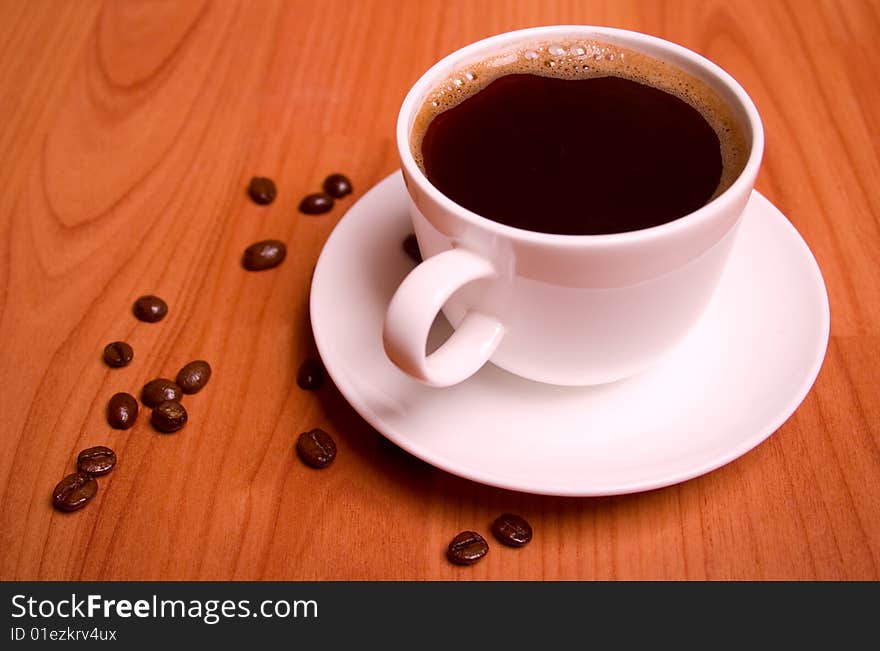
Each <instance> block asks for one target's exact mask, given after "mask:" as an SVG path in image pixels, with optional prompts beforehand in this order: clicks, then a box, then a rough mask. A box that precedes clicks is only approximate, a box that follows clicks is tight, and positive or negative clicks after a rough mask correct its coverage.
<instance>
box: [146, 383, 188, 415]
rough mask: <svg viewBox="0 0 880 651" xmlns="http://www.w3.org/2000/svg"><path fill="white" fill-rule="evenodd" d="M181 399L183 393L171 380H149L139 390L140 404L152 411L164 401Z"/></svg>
mask: <svg viewBox="0 0 880 651" xmlns="http://www.w3.org/2000/svg"><path fill="white" fill-rule="evenodd" d="M181 398H183V391H181V389H180V386H178V384H177V383H176V382H174V381H173V380H169V379H168V378H164V377H158V378H156V379H155V380H150V381H149V382H147V383H146V384H145V385H144V388H143V389H141V402H142V403H144V404H145V405H146V406H147V407H151V408H153V409H155V408H156V407H158V406H159V404H160V403H162V402H165V401H166V400H180V399H181Z"/></svg>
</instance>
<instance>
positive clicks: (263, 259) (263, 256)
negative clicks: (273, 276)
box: [241, 240, 287, 271]
mask: <svg viewBox="0 0 880 651" xmlns="http://www.w3.org/2000/svg"><path fill="white" fill-rule="evenodd" d="M286 257H287V245H286V244H285V243H284V242H282V241H280V240H263V241H261V242H255V243H253V244H251V245H250V246H249V247H248V248H246V249H245V250H244V255H243V256H242V258H241V264H242V266H243V267H244V268H245V269H247V270H248V271H263V270H264V269H271V268H272V267H277V266H278V265H280V264H281V263H282V262H284V258H286Z"/></svg>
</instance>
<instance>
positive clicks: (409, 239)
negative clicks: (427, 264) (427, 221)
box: [403, 233, 422, 264]
mask: <svg viewBox="0 0 880 651" xmlns="http://www.w3.org/2000/svg"><path fill="white" fill-rule="evenodd" d="M403 250H404V251H405V252H406V254H407V255H408V256H409V257H410V258H412V259H413V262H415V263H416V264H421V262H422V252H421V251H420V250H419V241H418V240H417V239H416V236H415V233H410V234H409V235H407V236H406V239H405V240H403Z"/></svg>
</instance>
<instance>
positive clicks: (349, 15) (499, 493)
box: [0, 0, 880, 580]
mask: <svg viewBox="0 0 880 651" xmlns="http://www.w3.org/2000/svg"><path fill="white" fill-rule="evenodd" d="M553 23H593V24H600V25H614V26H619V27H624V28H630V29H635V30H639V31H643V32H648V33H652V34H656V35H658V36H661V37H664V38H667V39H670V40H673V41H676V42H679V43H681V44H683V45H685V46H687V47H690V48H692V49H694V50H696V51H697V52H700V53H702V54H704V55H706V56H708V57H709V58H711V59H713V60H715V61H716V62H718V63H719V64H721V65H722V66H723V67H724V68H726V69H727V70H728V71H730V72H731V73H732V74H733V75H734V76H735V77H736V78H737V79H738V80H739V81H740V82H741V83H742V84H743V86H744V87H745V88H746V89H747V90H748V91H749V93H750V94H751V95H752V97H753V98H754V100H755V102H756V103H757V105H758V108H759V110H760V111H761V113H762V115H763V119H764V122H765V128H766V133H767V148H766V155H765V161H764V165H763V169H762V172H761V175H760V178H759V180H758V188H759V189H760V190H761V192H763V193H764V194H765V195H766V196H767V197H768V198H769V199H770V200H771V201H773V202H774V203H775V204H776V205H777V206H778V207H779V208H780V209H781V210H782V211H783V212H784V213H785V214H786V215H787V216H788V218H789V219H790V220H791V221H792V223H793V224H794V225H795V226H796V227H797V229H798V230H799V231H800V233H801V234H802V235H803V237H804V238H805V239H806V241H807V242H808V244H809V245H810V247H811V248H812V250H813V252H814V254H815V256H816V258H817V260H818V262H819V264H820V266H821V268H822V271H823V273H824V277H825V281H826V283H827V287H828V291H829V295H830V302H831V312H832V337H831V341H830V344H829V348H828V354H827V357H826V359H825V363H824V367H823V369H822V371H821V373H820V375H819V378H818V380H817V382H816V384H815V387H814V388H813V390H812V392H811V393H810V394H809V396H808V397H807V399H806V400H805V402H804V403H803V404H802V405H801V407H800V409H799V410H798V411H797V412H796V413H795V414H794V416H793V417H792V418H791V419H790V420H789V421H788V422H787V423H786V424H785V425H784V426H783V427H782V428H781V429H780V430H779V431H778V432H776V433H775V434H774V435H773V436H771V437H770V438H769V439H768V440H767V441H766V442H764V443H763V444H761V445H760V446H759V447H757V448H756V449H754V450H753V451H751V452H749V453H748V454H746V455H745V456H743V457H741V458H740V459H738V460H737V461H735V462H733V463H730V464H729V465H727V466H725V467H723V468H721V469H720V470H717V471H715V472H713V473H711V474H709V475H706V476H703V477H700V478H697V479H694V480H692V481H689V482H686V483H684V484H680V485H677V486H673V487H670V488H666V489H662V490H656V491H652V492H648V493H643V494H636V495H628V496H620V497H613V498H600V499H572V498H554V497H540V496H534V495H526V494H519V493H515V492H508V491H504V490H498V489H493V488H489V487H486V486H483V485H479V484H476V483H472V482H470V481H467V480H464V479H460V478H458V477H455V476H452V475H449V474H446V473H445V472H442V471H440V470H437V469H434V468H432V467H430V466H427V465H425V464H423V463H421V462H419V461H417V460H414V459H411V458H409V457H408V456H407V455H406V454H403V453H401V452H398V451H395V449H394V448H393V447H392V446H390V445H387V444H382V443H381V437H380V436H379V435H378V434H377V433H376V432H374V431H373V430H372V429H371V428H370V427H369V426H368V425H367V424H366V423H365V422H364V421H363V420H361V418H360V417H359V416H358V415H357V414H356V413H355V412H354V410H353V409H352V408H351V407H350V406H348V404H347V403H346V402H345V400H344V399H343V398H342V396H341V395H340V394H339V392H338V391H337V390H336V389H335V387H333V386H332V385H325V386H324V387H323V388H322V389H321V390H320V391H319V392H317V394H315V393H311V392H305V391H302V390H300V389H299V388H298V387H297V385H296V380H295V376H296V370H297V366H298V363H299V362H300V361H301V360H302V359H304V358H305V357H307V356H309V355H313V354H314V344H313V343H312V339H311V332H310V327H309V322H308V314H307V303H308V296H309V278H310V275H311V271H312V268H313V266H314V264H315V261H316V259H317V257H318V255H319V253H320V251H321V247H322V245H323V243H324V241H325V240H326V238H327V236H328V235H329V233H330V231H331V230H332V229H333V227H334V225H335V224H336V222H337V221H338V220H339V219H340V218H341V217H342V215H343V214H344V212H345V210H346V209H347V208H348V207H349V206H351V205H352V203H353V201H354V200H356V199H357V198H358V197H359V196H360V195H361V194H363V193H364V192H365V191H366V190H367V189H369V187H370V186H371V185H373V184H374V183H376V182H377V181H379V180H380V179H382V178H383V177H384V176H386V175H387V174H389V173H390V172H392V171H393V170H395V169H396V167H397V160H396V152H395V144H394V122H395V118H396V114H397V110H398V107H399V105H400V102H401V100H402V98H403V96H404V94H405V91H406V90H407V88H408V87H409V86H410V85H411V84H412V83H413V82H414V81H415V79H416V78H417V77H418V76H419V75H420V74H421V73H422V72H423V71H424V70H425V69H426V68H427V67H428V66H429V65H430V64H431V63H432V62H433V61H435V60H437V59H438V58H440V57H441V56H442V55H444V54H446V53H448V52H450V51H452V50H454V49H456V48H458V47H460V46H462V45H464V44H466V43H468V42H471V41H474V40H476V39H479V38H482V37H485V36H488V35H490V34H493V33H497V32H502V31H506V30H509V29H513V28H520V27H526V26H531V25H539V24H553ZM878 39H880V3H878V2H876V0H874V1H871V2H861V1H857V0H841V1H839V2H819V1H813V0H789V1H787V2H781V1H778V0H769V1H768V0H760V1H754V2H751V1H743V0H719V1H703V0H683V1H672V0H669V1H657V2H648V1H645V2H617V1H612V0H608V1H606V2H600V1H596V2H591V1H587V0H584V1H580V2H563V1H558V2H556V1H549V0H541V1H540V2H538V1H535V2H517V1H509V2H494V1H492V2H489V1H486V2H483V1H456V2H452V1H450V0H437V1H433V0H432V1H424V2H423V1H416V0H399V1H391V0H376V1H356V0H351V1H344V0H340V1H328V0H321V1H319V2H316V1H314V0H307V1H303V2H300V1H288V2H280V1H279V2H269V1H262V0H256V1H253V2H233V1H232V0H218V1H217V2H214V3H207V2H196V1H192V2H183V1H180V2H177V1H168V2H149V3H147V2H121V1H118V0H117V1H113V2H106V3H103V4H102V3H98V2H90V1H74V0H28V1H27V2H23V1H21V0H4V1H3V2H2V3H0V151H2V152H3V157H2V160H0V188H2V192H0V373H2V375H0V377H2V380H3V388H2V390H0V426H2V427H0V432H2V437H3V438H2V442H3V445H2V453H0V491H2V505H0V578H3V579H306V580H310V579H873V580H876V579H877V578H878V575H880V447H878V444H880V401H878V386H880V370H878V369H880V366H878V356H880V271H878V269H880V267H878V264H877V263H878V261H880V232H878V230H880V193H878V186H880V162H878V147H880V84H878V83H877V80H878V77H877V73H876V70H877V68H878V66H880V54H878V50H877V47H876V44H877V41H878ZM332 171H343V172H345V173H347V174H349V175H350V176H351V178H352V179H353V180H354V183H355V185H356V188H355V193H354V195H353V196H352V197H349V198H347V199H345V200H342V201H340V202H339V203H338V205H337V206H336V208H335V209H334V210H333V211H332V212H331V213H329V214H328V215H325V216H322V217H317V218H311V217H305V216H303V215H302V214H300V213H298V212H297V209H296V207H297V204H298V202H299V199H300V198H301V197H302V196H303V195H305V194H306V193H308V192H312V191H315V190H316V189H317V188H318V186H319V185H320V183H321V180H322V179H323V178H324V176H325V175H326V174H328V173H329V172H332ZM255 174H262V175H268V176H271V177H274V178H275V179H276V180H277V182H278V186H279V196H278V199H277V200H276V201H275V203H274V204H273V205H271V206H269V207H260V206H256V205H254V204H253V203H252V202H251V201H249V200H248V198H247V197H246V195H245V192H244V187H245V185H246V183H247V180H248V179H249V178H250V177H251V176H252V175H255ZM263 238H280V239H283V240H285V241H286V242H288V243H289V246H290V254H289V256H288V259H287V261H286V262H285V263H284V265H283V266H282V267H280V268H279V269H277V270H275V271H274V272H267V273H262V274H249V273H246V272H244V271H243V270H242V269H241V267H240V265H239V259H240V256H241V252H242V250H243V248H244V247H245V246H246V245H247V244H250V243H251V242H253V241H256V240H258V239H263ZM146 293H155V294H158V295H160V296H162V297H164V298H165V299H166V300H167V301H168V303H169V305H170V312H169V314H168V317H167V318H166V319H165V320H164V321H162V322H160V323H158V324H147V323H141V322H138V321H136V320H135V319H134V318H133V317H132V315H131V311H130V306H131V303H132V301H133V300H134V298H136V297H137V296H139V295H141V294H146ZM116 339H123V340H126V341H128V342H130V343H131V344H132V345H133V346H134V349H135V357H134V361H133V362H132V364H131V365H130V366H128V367H126V368H123V369H108V368H107V367H106V366H105V365H104V364H103V363H102V361H101V351H102V349H103V347H104V345H105V344H106V343H108V342H110V341H113V340H116ZM196 358H204V359H207V360H209V361H210V362H211V363H212V365H213V367H214V376H213V378H212V380H211V382H210V384H209V385H208V386H207V388H206V389H205V390H204V391H203V392H202V393H200V394H198V395H196V396H192V397H188V398H187V399H186V402H185V404H186V405H187V408H188V409H189V415H190V422H189V424H188V425H187V427H186V428H185V429H184V430H183V431H181V432H180V433H179V434H177V435H173V436H164V435H160V434H157V433H155V432H154V431H153V430H152V429H151V427H150V425H149V423H148V419H147V414H146V411H147V410H142V413H141V416H140V417H139V420H138V422H137V424H136V425H135V427H134V428H133V429H131V430H128V431H125V432H120V431H114V430H111V429H110V428H109V427H108V426H107V423H106V420H105V416H104V410H105V405H106V402H107V399H108V398H109V396H110V395H112V394H113V393H115V392H117V391H130V392H132V393H137V392H138V390H139V388H140V387H141V386H142V385H143V384H144V382H146V381H147V380H149V379H151V378H153V377H156V376H168V375H172V377H173V374H174V373H176V370H177V369H178V368H179V367H180V366H181V365H182V364H184V363H185V362H187V361H189V360H191V359H196ZM316 426H321V427H324V428H326V429H327V430H328V431H330V432H331V433H332V434H333V435H334V436H335V438H336V440H337V442H338V445H339V448H340V452H339V456H338V459H337V461H336V463H335V464H334V465H333V466H331V467H330V468H329V469H327V470H325V471H321V472H320V473H318V472H317V471H311V470H309V469H307V468H306V467H305V466H303V464H302V463H300V462H299V460H298V459H297V458H296V456H295V455H294V453H293V446H294V441H295V438H296V435H297V434H298V433H299V432H301V431H303V430H305V429H309V428H312V427H316ZM99 444H105V445H110V446H111V447H113V448H114V449H115V450H116V452H117V454H118V456H119V464H118V466H117V468H116V470H114V471H113V472H112V473H111V474H110V475H108V476H106V477H104V478H101V479H100V480H99V483H100V490H99V493H98V496H97V498H96V499H95V500H94V502H93V503H91V504H89V505H88V506H87V507H86V508H85V509H83V510H81V511H79V512H76V513H73V514H64V513H60V512H57V511H55V510H53V508H52V506H51V502H50V493H51V491H52V488H53V487H54V485H55V483H56V482H57V481H58V480H59V479H60V478H61V477H62V476H64V475H65V474H67V473H69V472H71V471H72V469H73V467H74V464H75V458H76V454H77V452H78V451H79V450H81V449H83V448H85V447H88V446H92V445H99ZM506 510H511V511H515V512H518V513H521V514H523V515H525V516H526V517H527V518H528V519H529V520H531V522H532V524H533V525H534V527H535V530H536V536H535V540H534V541H533V542H532V544H531V545H529V546H528V547H526V548H524V549H522V550H520V551H518V552H516V553H505V554H501V553H494V554H493V553H490V554H489V556H487V558H486V559H484V560H483V561H482V562H481V563H479V564H478V565H476V566H474V567H470V568H459V567H454V566H452V565H450V564H449V563H448V562H447V561H446V560H445V558H444V551H445V547H446V544H447V543H448V541H449V540H450V539H451V537H452V536H453V535H454V534H455V533H457V532H458V531H460V530H462V529H477V530H480V531H483V532H484V533H486V534H488V526H489V523H490V522H491V520H492V519H493V518H494V517H495V515H497V514H498V513H501V512H502V511H506Z"/></svg>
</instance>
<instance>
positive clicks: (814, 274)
mask: <svg viewBox="0 0 880 651" xmlns="http://www.w3.org/2000/svg"><path fill="white" fill-rule="evenodd" d="M395 183H397V184H399V186H400V190H401V191H403V192H405V191H406V190H405V185H404V182H403V175H402V172H401V170H399V169H398V170H397V171H395V172H392V173H391V174H389V175H388V176H386V177H385V178H383V179H382V180H381V181H379V182H378V183H376V184H374V185H373V186H372V187H371V188H370V189H369V190H368V191H367V192H366V193H364V195H363V196H362V197H361V198H360V199H358V201H357V202H356V203H355V204H353V205H352V206H351V207H350V208H349V209H348V211H346V213H345V215H343V216H342V217H341V218H340V220H339V222H338V223H337V224H336V225H335V226H334V228H333V231H332V232H331V234H330V236H329V237H328V238H327V240H326V242H325V243H324V246H323V247H322V250H321V254H320V255H319V257H318V261H317V263H316V265H315V271H314V274H313V276H312V286H311V290H310V296H309V312H310V322H311V327H312V332H313V335H314V338H315V343H316V345H317V348H318V352H319V354H320V355H321V358H322V359H323V360H324V366H325V368H326V370H327V373H328V375H329V376H330V377H331V379H332V380H333V382H334V384H335V385H336V387H337V388H338V389H339V392H340V393H341V394H342V396H343V397H344V398H345V400H346V401H347V402H348V403H349V405H351V407H352V408H353V409H354V410H355V411H356V412H357V413H358V414H359V415H360V416H361V417H362V418H363V419H364V420H365V421H367V423H369V424H370V426H372V427H373V428H374V429H375V430H376V431H377V432H379V433H380V434H381V435H383V436H385V437H386V438H388V439H389V440H390V441H392V442H393V443H395V444H396V445H398V446H400V447H401V448H402V449H404V450H406V451H407V452H409V453H410V454H412V455H413V456H415V457H417V458H419V459H421V460H422V461H424V462H426V463H428V464H430V465H432V466H434V467H436V468H438V469H440V470H443V471H445V472H448V473H450V474H452V475H456V476H458V477H462V478H465V479H468V480H471V481H475V482H477V483H481V484H485V485H488V486H493V487H495V488H501V489H505V490H511V491H516V492H522V493H529V494H535V495H548V496H558V497H602V496H611V495H625V494H632V493H640V492H645V491H650V490H656V489H660V488H665V487H668V486H673V485H676V484H680V483H682V482H686V481H689V480H691V479H694V478H696V477H700V476H702V475H705V474H707V473H710V472H712V471H713V470H717V469H718V468H721V467H722V466H725V465H727V464H728V463H731V462H732V461H734V460H736V459H738V458H739V457H741V456H743V455H744V454H746V453H747V452H750V451H751V450H753V449H755V448H756V447H758V446H759V445H760V444H761V443H763V442H764V441H765V440H767V439H768V438H769V437H770V436H772V435H773V434H774V433H775V432H776V431H777V430H778V429H779V428H780V427H782V425H783V424H785V422H786V421H788V419H789V418H791V416H792V415H793V414H794V412H795V411H796V410H797V409H798V407H799V406H800V405H801V403H802V402H803V401H804V399H805V398H806V397H807V395H808V394H809V392H810V389H811V388H812V387H813V384H814V383H815V381H816V379H817V378H818V375H819V373H820V371H821V369H822V365H823V363H824V360H825V356H826V353H827V348H828V342H829V338H830V321H831V315H830V304H829V300H828V291H827V288H826V285H825V281H824V278H823V276H822V272H821V269H820V267H819V264H818V262H817V261H816V258H815V256H814V255H813V252H812V250H811V249H810V247H809V246H808V245H807V243H806V241H805V240H804V239H803V237H802V236H801V234H800V233H799V232H798V231H797V229H796V228H795V227H794V225H793V224H792V223H791V222H790V221H789V220H788V218H787V217H785V215H784V214H783V213H782V211H781V210H779V208H777V207H776V206H775V205H774V204H773V203H772V202H771V201H770V200H769V199H767V198H766V197H765V196H764V195H763V194H761V193H760V192H759V191H758V190H753V191H752V197H750V199H749V202H748V203H747V204H746V206H747V207H746V210H748V209H749V206H751V205H752V199H753V198H757V200H758V202H760V203H763V204H764V208H765V209H768V210H769V211H770V213H771V214H773V215H774V218H779V219H781V220H782V222H783V223H784V226H785V227H786V228H787V229H788V231H789V235H790V236H792V235H793V236H794V238H795V242H796V243H797V248H798V250H799V251H800V254H801V255H802V256H804V257H805V263H804V268H805V269H806V268H809V271H810V273H809V275H810V279H811V281H810V284H811V285H813V290H814V291H817V292H818V293H819V294H820V295H821V298H822V299H824V300H821V301H820V303H821V307H822V310H821V314H819V315H817V319H821V324H820V325H821V335H820V336H819V337H817V339H816V347H815V350H814V351H813V358H812V360H811V364H810V370H809V372H808V373H805V374H804V376H803V379H802V381H801V382H800V384H799V386H798V389H797V391H795V392H793V393H792V396H793V397H792V398H791V399H790V400H789V401H788V402H787V403H786V405H785V408H784V409H782V408H780V409H778V414H779V415H778V416H777V417H776V418H775V419H772V420H770V421H769V422H770V423H771V425H768V426H767V427H765V428H760V429H758V430H757V432H756V433H755V434H752V435H751V436H748V437H745V438H743V439H742V440H741V441H740V443H739V445H736V446H732V447H731V448H729V449H728V450H727V451H726V452H725V453H723V454H719V455H716V456H714V457H711V458H710V459H708V460H707V461H705V462H703V463H701V464H698V465H695V466H691V467H689V468H687V469H685V470H677V471H674V472H670V473H666V474H665V475H656V476H654V477H652V478H650V479H649V480H631V481H615V482H608V483H607V485H605V486H604V487H599V486H595V485H594V486H592V487H585V488H573V487H572V486H571V485H570V483H566V484H563V485H551V484H550V483H549V482H546V481H545V482H540V483H541V485H533V484H529V483H528V482H523V481H522V480H520V481H515V480H511V479H510V478H505V477H504V476H500V475H498V474H496V473H492V472H484V471H481V470H479V469H476V468H472V467H469V466H464V467H463V466H462V465H461V463H460V462H456V461H455V460H453V459H450V458H449V457H447V456H444V455H442V454H437V453H436V452H433V451H432V450H430V449H428V448H427V447H426V446H421V445H418V444H417V443H414V442H412V440H411V439H409V438H408V437H406V436H403V435H402V434H401V433H399V432H398V431H396V430H395V428H394V427H393V426H389V425H388V424H387V423H385V422H383V421H382V419H380V418H379V417H378V416H377V415H376V414H375V412H374V411H373V410H372V409H371V408H370V407H369V406H368V405H367V404H366V403H365V402H363V401H361V400H360V399H359V398H358V392H357V391H352V390H350V389H348V388H347V387H346V386H345V382H344V381H343V382H341V381H340V380H341V379H342V378H341V377H340V375H341V374H340V373H338V372H337V370H336V369H338V368H340V367H341V366H343V365H344V362H335V359H336V358H335V357H334V355H333V352H332V350H333V347H332V346H328V345H326V344H327V342H326V341H323V339H322V335H321V334H320V328H319V327H317V326H316V321H317V320H319V319H320V316H319V314H320V309H318V310H316V309H315V303H316V298H315V297H316V296H317V295H318V293H319V292H318V291H316V287H317V286H318V284H319V283H317V282H316V280H318V278H319V277H320V271H321V268H322V264H325V263H326V258H327V257H329V253H328V251H330V250H332V248H333V247H332V243H333V240H334V238H335V237H340V233H341V229H340V225H342V224H343V222H344V221H345V220H346V219H348V218H349V216H350V215H351V214H354V211H355V210H356V209H358V207H359V206H360V205H361V203H362V202H363V203H364V204H368V203H369V202H370V201H372V200H374V195H376V194H380V193H382V192H383V191H385V186H390V185H394V184H395ZM361 209H363V207H361ZM734 246H736V245H734ZM734 254H735V253H734ZM439 390H441V391H442V389H439Z"/></svg>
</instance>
